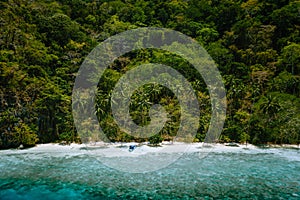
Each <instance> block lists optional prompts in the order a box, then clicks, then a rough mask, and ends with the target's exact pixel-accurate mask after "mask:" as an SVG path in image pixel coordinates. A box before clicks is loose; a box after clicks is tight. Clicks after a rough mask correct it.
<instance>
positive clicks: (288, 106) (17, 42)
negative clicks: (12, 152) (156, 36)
mask: <svg viewBox="0 0 300 200" xmlns="http://www.w3.org/2000/svg"><path fill="white" fill-rule="evenodd" d="M0 12H1V15H0V22H1V23H0V33H1V34H0V148H10V147H18V146H19V145H20V144H23V145H24V146H33V145H35V144H36V143H37V142H40V143H43V142H54V141H59V140H65V141H68V142H74V141H77V142H79V140H80V139H81V140H82V141H85V140H86V141H89V140H91V139H92V140H95V141H98V140H107V139H108V140H110V141H133V140H136V141H137V140H139V138H134V137H133V136H130V135H128V134H127V133H125V132H124V131H122V130H121V129H120V128H119V127H118V125H117V124H116V123H115V121H114V119H113V116H112V113H111V109H110V105H111V91H112V89H113V88H114V86H115V84H116V83H117V82H118V80H119V79H120V77H121V76H122V75H124V74H125V73H126V72H127V71H129V70H131V69H133V68H135V67H136V66H138V65H141V64H145V63H161V64H165V65H169V66H172V67H173V68H174V69H176V70H177V71H178V72H179V73H181V74H182V75H184V76H185V78H186V79H187V80H188V81H189V82H190V83H191V85H192V86H193V88H194V90H195V94H196V96H197V97H198V100H199V104H200V108H201V109H200V112H201V113H200V114H201V115H200V118H199V129H198V133H197V135H196V139H195V141H204V138H205V134H206V132H207V130H208V127H209V123H210V117H211V108H210V106H211V102H210V98H209V93H208V90H207V87H206V84H205V83H204V81H203V79H202V77H201V75H200V74H198V73H197V71H196V70H195V69H193V67H192V66H191V64H190V63H187V61H185V60H184V59H182V58H181V57H180V56H178V55H173V54H171V53H169V52H166V51H161V50H154V49H143V50H140V51H133V52H130V53H128V54H126V55H123V56H122V57H120V58H118V59H116V60H115V62H114V63H112V64H111V65H110V66H109V69H108V70H106V71H105V73H104V75H103V76H102V78H101V79H100V82H99V85H98V93H97V95H96V97H95V100H96V102H97V104H96V105H95V108H96V114H97V116H98V118H99V124H100V126H101V128H102V130H103V131H104V132H105V134H106V138H102V136H99V135H97V133H96V132H93V131H91V130H94V128H95V127H89V125H90V124H89V122H88V120H86V121H84V123H86V124H85V125H86V126H87V127H89V129H87V130H86V133H85V134H86V135H85V136H84V138H78V135H77V133H76V129H75V127H74V124H73V116H72V112H71V106H72V103H73V105H74V106H78V107H79V108H80V109H81V110H82V111H83V112H85V111H86V109H85V106H86V105H87V104H86V103H87V102H71V95H72V87H73V84H74V80H75V76H76V73H77V71H78V69H79V67H80V64H81V63H82V61H83V59H84V58H85V56H86V55H87V54H88V53H89V52H90V51H91V50H92V49H93V48H94V47H95V46H96V45H97V44H98V42H101V41H103V40H105V39H107V38H108V37H110V36H112V35H115V34H118V33H120V32H122V31H125V30H129V29H133V28H137V27H149V26H152V27H153V26H154V27H165V28H171V29H174V30H177V31H180V32H182V33H184V34H187V35H189V36H190V37H192V38H193V39H195V40H196V41H198V42H199V44H201V45H203V47H204V48H205V49H206V50H207V51H208V52H209V54H210V55H211V56H212V58H213V59H214V61H215V62H216V64H217V66H218V68H219V70H220V72H221V74H222V77H223V80H224V84H225V86H226V90H227V91H226V92H227V94H226V97H227V103H228V109H227V118H226V124H225V127H224V130H223V133H222V136H221V138H220V139H219V140H220V141H226V142H230V141H235V142H248V141H249V142H252V143H256V144H259V143H267V142H273V143H299V140H300V139H299V138H300V136H299V134H300V133H299V130H300V127H299V124H300V123H299V119H300V116H299V113H300V112H299V107H300V106H299V97H300V78H299V75H300V74H299V73H300V46H299V43H300V31H299V24H300V18H299V1H295V0H292V1H285V0H282V1H281V0H280V1H258V0H247V1H231V0H214V1H207V0H200V1H199V0H190V1H185V0H168V1H162V0H156V1H144V0H140V1H120V0H116V1H84V0H68V1H46V0H36V1H34V2H32V1H28V0H15V1H11V0H8V1H2V2H0ZM141 76H142V74H141ZM89 78H90V81H95V78H97V81H98V77H89ZM175 84H178V85H179V83H175ZM178 89H179V90H180V89H182V88H180V87H178ZM87 95H88V94H87ZM188 98H189V97H186V99H188ZM157 103H159V104H161V105H162V106H163V107H164V109H165V110H166V112H167V113H168V121H167V122H166V124H165V126H164V128H163V129H162V130H161V131H160V133H159V134H158V135H156V136H155V137H154V138H151V140H155V139H156V140H157V141H161V139H166V140H172V139H173V138H174V137H175V136H176V133H177V131H178V128H179V127H180V114H181V113H180V106H179V102H178V99H177V98H176V96H175V95H174V93H173V92H172V91H170V90H169V89H167V88H164V87H163V86H161V85H158V84H148V85H145V86H143V87H141V88H139V89H138V90H137V91H136V92H135V93H134V94H133V95H132V97H131V105H130V115H131V117H132V119H133V121H134V122H136V123H137V124H138V125H141V126H145V125H147V124H149V123H150V122H151V121H150V117H149V109H150V107H151V106H152V105H153V104H157ZM140 140H141V141H142V140H144V139H140Z"/></svg>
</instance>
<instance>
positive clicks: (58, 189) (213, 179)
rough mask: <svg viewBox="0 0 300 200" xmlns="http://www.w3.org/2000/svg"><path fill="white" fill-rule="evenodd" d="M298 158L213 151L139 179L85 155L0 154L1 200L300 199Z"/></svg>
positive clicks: (292, 153)
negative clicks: (201, 157)
mask: <svg viewBox="0 0 300 200" xmlns="http://www.w3.org/2000/svg"><path fill="white" fill-rule="evenodd" d="M19 152H20V153H19ZM158 156H164V155H163V154H161V155H158ZM299 156H300V151H299V150H296V149H273V150H272V149H271V150H270V149H266V150H264V149H261V150H259V151H253V150H243V151H237V152H217V151H214V150H212V152H211V153H210V154H208V156H207V157H205V158H204V159H199V157H198V156H197V155H196V153H188V154H185V155H184V156H182V157H181V158H180V159H179V160H177V161H176V162H175V163H173V164H171V165H169V166H168V167H166V168H164V169H161V170H158V171H154V172H149V173H135V174H134V173H125V172H120V171H117V170H114V169H111V168H109V167H106V166H105V165H103V164H101V162H99V160H97V159H94V158H93V157H90V156H89V155H88V154H84V153H83V154H72V153H69V154H68V153H67V154H66V153H64V154H60V153H53V152H52V153H48V152H34V151H27V152H26V151H17V150H9V151H1V152H0V169H1V174H0V199H1V200H8V199H12V200H18V199H33V200H34V199H43V200H46V199H125V198H126V199H300V159H299Z"/></svg>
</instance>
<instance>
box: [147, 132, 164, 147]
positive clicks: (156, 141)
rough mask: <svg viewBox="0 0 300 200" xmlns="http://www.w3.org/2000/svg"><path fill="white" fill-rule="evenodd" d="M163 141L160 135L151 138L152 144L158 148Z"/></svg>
mask: <svg viewBox="0 0 300 200" xmlns="http://www.w3.org/2000/svg"><path fill="white" fill-rule="evenodd" d="M162 141H163V138H162V137H161V136H160V135H159V134H156V135H153V136H151V137H150V138H149V142H150V144H152V145H155V146H157V145H158V144H159V143H161V142H162Z"/></svg>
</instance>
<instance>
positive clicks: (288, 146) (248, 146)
mask: <svg viewBox="0 0 300 200" xmlns="http://www.w3.org/2000/svg"><path fill="white" fill-rule="evenodd" d="M130 145H135V146H136V147H137V148H140V147H147V148H149V149H161V148H164V147H170V146H174V147H176V146H187V147H188V146H189V147H192V148H212V149H213V148H218V149H220V148H225V149H228V148H229V149H241V148H242V149H296V150H300V144H299V145H297V144H281V145H279V144H261V145H253V144H250V143H248V144H241V143H203V142H193V143H184V142H169V141H163V142H161V143H159V144H158V145H151V144H149V143H147V142H143V143H138V142H96V143H87V144H83V143H82V144H79V143H69V144H64V143H63V144H62V143H44V144H36V145H35V146H33V147H28V148H9V149H1V150H0V151H7V150H20V151H25V150H30V149H47V148H51V149H52V148H54V147H55V148H57V149H74V148H75V149H76V148H78V149H81V150H84V149H107V148H118V149H121V148H129V146H130Z"/></svg>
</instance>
